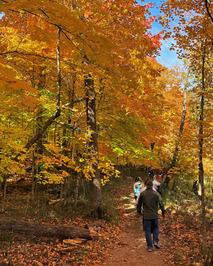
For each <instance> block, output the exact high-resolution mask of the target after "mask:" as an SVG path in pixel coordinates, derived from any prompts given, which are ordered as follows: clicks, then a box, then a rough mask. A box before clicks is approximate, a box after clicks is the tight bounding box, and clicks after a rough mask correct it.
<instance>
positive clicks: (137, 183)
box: [133, 176, 142, 200]
mask: <svg viewBox="0 0 213 266" xmlns="http://www.w3.org/2000/svg"><path fill="white" fill-rule="evenodd" d="M141 188H142V187H141V179H140V177H139V176H138V177H136V179H135V182H134V185H133V190H134V197H135V200H136V199H137V197H138V195H139V193H140V190H141Z"/></svg>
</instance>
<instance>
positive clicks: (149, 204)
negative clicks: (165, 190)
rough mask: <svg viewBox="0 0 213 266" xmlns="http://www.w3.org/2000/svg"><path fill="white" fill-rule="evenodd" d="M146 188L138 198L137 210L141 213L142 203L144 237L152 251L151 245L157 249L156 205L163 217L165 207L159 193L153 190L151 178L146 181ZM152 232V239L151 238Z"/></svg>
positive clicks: (149, 249)
mask: <svg viewBox="0 0 213 266" xmlns="http://www.w3.org/2000/svg"><path fill="white" fill-rule="evenodd" d="M146 187H147V189H146V190H145V191H144V192H142V193H141V194H140V196H139V199H138V205H137V212H138V213H140V214H141V205H142V204H143V218H144V219H143V225H144V231H145V237H146V243H147V247H148V251H152V248H153V245H154V247H155V248H156V249H159V248H160V246H159V245H158V242H159V238H158V235H159V226H158V205H159V206H160V209H161V211H162V214H163V218H165V209H164V205H163V201H162V198H161V196H160V194H159V193H158V192H156V191H154V190H153V189H152V188H153V182H152V180H148V181H147V182H146ZM152 233H153V239H152Z"/></svg>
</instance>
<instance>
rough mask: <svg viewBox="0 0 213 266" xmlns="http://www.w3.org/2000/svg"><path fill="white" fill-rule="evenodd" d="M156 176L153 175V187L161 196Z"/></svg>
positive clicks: (159, 184)
mask: <svg viewBox="0 0 213 266" xmlns="http://www.w3.org/2000/svg"><path fill="white" fill-rule="evenodd" d="M157 179H158V177H157V175H154V177H153V188H155V190H156V191H157V192H158V193H160V195H161V197H162V190H161V183H160V182H158V180H157Z"/></svg>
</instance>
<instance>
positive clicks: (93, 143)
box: [84, 74, 103, 219]
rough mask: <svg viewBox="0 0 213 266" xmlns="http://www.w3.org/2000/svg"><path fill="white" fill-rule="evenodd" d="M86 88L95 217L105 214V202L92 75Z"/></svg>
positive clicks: (88, 77) (88, 76) (92, 207)
mask: <svg viewBox="0 0 213 266" xmlns="http://www.w3.org/2000/svg"><path fill="white" fill-rule="evenodd" d="M84 82H85V90H86V116H87V121H86V122H87V129H88V132H89V134H90V141H89V142H88V150H89V153H90V156H91V159H92V161H93V162H92V163H91V165H90V167H91V169H92V170H93V171H94V176H92V177H91V178H92V179H91V181H90V203H91V214H92V216H93V217H94V218H99V219H100V218H101V217H102V215H103V202H102V190H101V177H100V171H99V169H98V158H97V156H98V134H97V130H96V105H95V103H96V99H95V92H94V80H93V79H92V77H91V75H90V74H89V75H87V76H86V77H85V81H84Z"/></svg>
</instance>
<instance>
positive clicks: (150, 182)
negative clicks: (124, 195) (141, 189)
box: [146, 180, 153, 188]
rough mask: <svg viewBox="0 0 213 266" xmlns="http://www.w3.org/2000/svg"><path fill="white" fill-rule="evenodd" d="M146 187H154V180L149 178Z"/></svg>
mask: <svg viewBox="0 0 213 266" xmlns="http://www.w3.org/2000/svg"><path fill="white" fill-rule="evenodd" d="M146 187H147V188H152V187H153V182H152V180H148V181H147V182H146Z"/></svg>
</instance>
